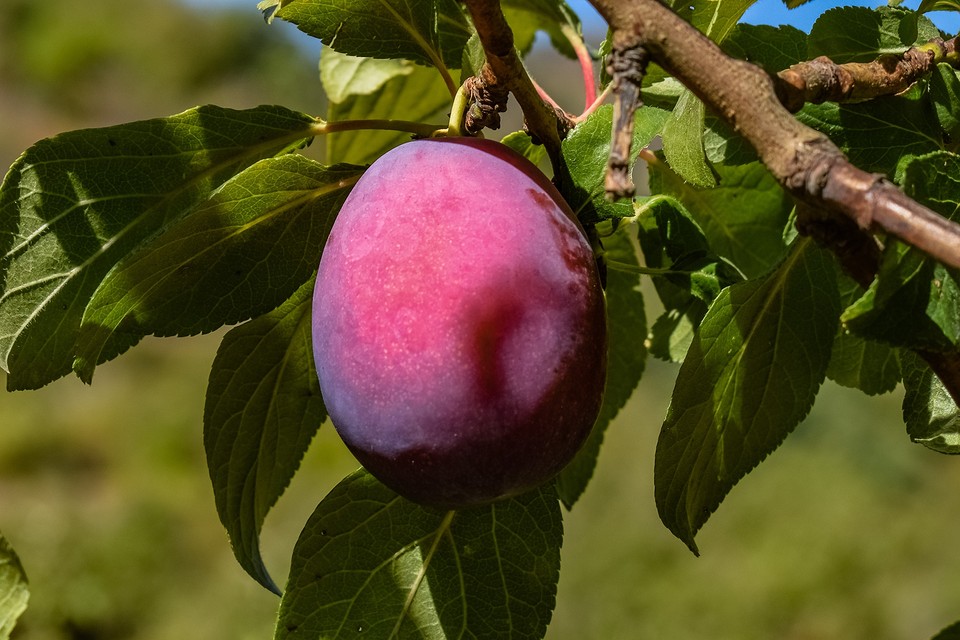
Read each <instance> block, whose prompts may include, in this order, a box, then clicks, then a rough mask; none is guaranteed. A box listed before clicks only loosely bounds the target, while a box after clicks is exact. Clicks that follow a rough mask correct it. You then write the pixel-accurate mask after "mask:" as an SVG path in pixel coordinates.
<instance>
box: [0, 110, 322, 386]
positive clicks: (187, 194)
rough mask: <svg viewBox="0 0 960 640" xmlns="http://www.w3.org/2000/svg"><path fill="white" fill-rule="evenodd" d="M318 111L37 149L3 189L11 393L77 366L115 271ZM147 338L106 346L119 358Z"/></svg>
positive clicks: (293, 137)
mask: <svg viewBox="0 0 960 640" xmlns="http://www.w3.org/2000/svg"><path fill="white" fill-rule="evenodd" d="M315 125H316V121H315V119H314V118H311V117H309V116H306V115H303V114H300V113H295V112H293V111H290V110H287V109H283V108H281V107H258V108H255V109H248V110H245V111H235V110H231V109H223V108H220V107H213V106H206V107H199V108H196V109H191V110H190V111H186V112H184V113H182V114H180V115H176V116H171V117H169V118H158V119H155V120H145V121H141V122H133V123H129V124H123V125H117V126H113V127H107V128H103V129H87V130H83V131H73V132H70V133H64V134H60V135H58V136H55V137H53V138H49V139H46V140H42V141H40V142H38V143H37V144H35V145H34V146H32V147H30V149H28V150H27V151H26V152H25V153H24V155H23V156H21V157H20V159H19V160H18V161H17V163H16V164H15V165H14V166H13V168H12V169H11V170H10V173H9V174H8V175H7V177H6V179H5V180H4V182H3V185H2V187H0V219H2V220H3V221H4V223H3V224H4V225H5V227H4V228H5V229H7V228H12V231H11V235H10V236H8V237H5V238H3V239H0V248H2V249H4V252H3V256H2V258H0V268H2V269H3V272H4V275H3V280H2V282H3V287H4V288H3V295H2V296H0V366H3V367H4V368H5V369H6V370H7V371H9V373H10V375H9V376H8V378H7V385H8V387H9V388H11V389H28V388H37V387H41V386H43V385H45V384H47V383H48V382H50V381H52V380H55V379H56V378H58V377H60V376H63V375H64V374H66V373H68V372H69V371H70V368H71V364H72V362H73V359H74V355H75V343H76V339H77V334H78V330H79V327H80V321H81V318H82V315H83V311H84V308H85V307H86V305H87V302H88V301H89V299H90V297H91V295H92V294H93V292H94V291H95V290H96V288H97V287H98V286H99V285H100V282H101V280H102V279H103V278H104V276H105V275H106V274H107V272H108V271H109V270H110V269H111V268H112V267H113V266H114V264H116V263H117V262H118V261H119V260H121V259H122V258H123V257H124V256H126V255H127V254H129V253H130V252H132V251H133V250H135V249H136V248H137V247H138V246H139V245H141V244H142V243H143V242H144V241H146V240H148V239H150V238H152V237H153V236H155V235H156V234H157V233H159V232H161V231H162V230H164V229H165V228H166V227H168V226H169V225H170V224H172V223H173V222H175V221H176V220H178V219H179V218H181V217H183V216H184V215H186V214H187V213H188V212H189V211H190V210H191V209H192V208H193V207H195V206H196V205H197V204H199V203H200V202H202V201H204V200H206V199H207V198H209V197H210V195H211V193H213V191H214V190H215V189H217V188H218V187H219V186H220V185H221V184H222V183H223V182H225V181H226V180H227V179H228V178H230V177H231V176H233V175H234V174H236V173H238V172H240V171H242V170H243V169H244V168H246V167H247V166H249V165H251V164H253V163H254V162H256V161H257V160H260V159H261V158H264V157H269V156H273V155H276V154H278V153H281V152H283V151H284V150H287V149H290V148H291V147H292V146H296V145H299V144H302V143H303V142H304V140H306V139H309V138H310V136H312V135H313V133H314V131H315ZM137 339H138V337H137V336H127V337H122V338H121V339H119V340H118V341H117V342H115V343H113V344H112V345H111V346H110V347H109V348H107V349H105V351H104V357H105V358H108V357H111V356H112V355H116V354H117V353H119V352H120V351H122V350H123V349H124V348H126V347H128V346H130V344H133V343H135V342H136V340H137Z"/></svg>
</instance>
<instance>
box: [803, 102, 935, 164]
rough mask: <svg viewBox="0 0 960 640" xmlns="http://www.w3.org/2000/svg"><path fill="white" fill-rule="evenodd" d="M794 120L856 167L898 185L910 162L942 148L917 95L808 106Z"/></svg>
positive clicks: (926, 105)
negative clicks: (833, 145)
mask: <svg viewBox="0 0 960 640" xmlns="http://www.w3.org/2000/svg"><path fill="white" fill-rule="evenodd" d="M797 118H798V119H799V120H800V121H801V122H803V123H804V124H806V125H807V126H810V127H813V128H814V129H816V130H818V131H822V132H823V133H825V134H826V135H828V136H829V137H830V139H831V140H833V142H834V143H836V144H837V146H839V147H840V148H841V149H842V150H843V152H844V153H846V154H847V156H848V157H849V159H850V162H852V163H853V164H855V165H856V166H858V167H860V168H861V169H863V170H864V171H872V172H877V173H883V174H886V175H887V176H889V177H891V178H893V179H894V180H896V181H898V182H899V180H900V174H901V173H902V170H903V167H904V166H906V164H907V163H909V162H910V161H911V160H913V158H915V157H917V156H921V155H924V154H927V153H931V152H933V151H938V150H940V149H941V148H942V138H941V135H942V134H941V133H940V125H939V122H938V121H937V119H936V116H935V113H934V111H933V110H932V109H931V108H930V103H929V102H928V101H927V100H926V98H925V97H924V96H923V95H922V92H920V91H918V90H911V91H908V92H907V93H905V94H903V95H899V96H888V97H884V98H877V99H874V100H869V101H867V102H860V103H854V104H837V103H833V102H829V103H824V104H819V105H812V104H808V105H806V106H805V107H804V108H803V110H802V111H800V113H798V114H797Z"/></svg>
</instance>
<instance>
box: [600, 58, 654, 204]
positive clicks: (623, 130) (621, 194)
mask: <svg viewBox="0 0 960 640" xmlns="http://www.w3.org/2000/svg"><path fill="white" fill-rule="evenodd" d="M648 60H649V57H648V55H647V50H646V49H645V48H644V47H643V46H642V45H640V44H632V45H627V46H623V47H618V46H614V48H613V50H612V52H611V53H610V58H609V61H608V62H607V71H608V72H609V73H610V76H611V77H612V78H613V80H612V83H611V84H612V86H613V92H614V96H615V99H614V102H613V132H612V139H611V141H610V157H609V159H608V160H607V175H606V182H605V185H604V187H605V189H606V192H607V197H608V198H610V199H616V198H625V197H631V196H633V194H634V191H635V189H636V187H635V186H634V184H633V176H632V175H631V174H630V148H631V145H632V143H633V119H634V115H635V114H636V112H637V109H638V108H640V104H641V97H640V88H641V87H642V86H643V75H644V73H645V72H646V69H647V62H648Z"/></svg>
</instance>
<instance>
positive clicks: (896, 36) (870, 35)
mask: <svg viewBox="0 0 960 640" xmlns="http://www.w3.org/2000/svg"><path fill="white" fill-rule="evenodd" d="M938 37H940V32H939V31H938V30H937V28H936V27H935V26H934V24H933V23H932V22H931V21H930V19H929V18H927V17H926V16H924V15H921V14H920V13H917V12H915V11H910V10H908V9H901V8H898V7H877V8H876V9H870V8H868V7H836V8H833V9H829V10H827V11H825V12H823V13H822V14H821V15H820V17H819V18H818V19H817V21H816V22H815V23H814V25H813V27H812V28H811V29H810V35H809V37H808V38H807V55H808V56H809V57H810V58H816V57H817V56H827V57H828V58H830V59H831V60H833V61H834V62H836V63H838V64H842V63H845V62H869V61H870V60H873V59H875V58H876V57H878V56H880V55H883V54H899V53H903V52H904V51H906V50H907V49H909V48H910V47H912V46H913V45H915V44H921V43H923V42H927V41H929V40H931V39H933V38H938Z"/></svg>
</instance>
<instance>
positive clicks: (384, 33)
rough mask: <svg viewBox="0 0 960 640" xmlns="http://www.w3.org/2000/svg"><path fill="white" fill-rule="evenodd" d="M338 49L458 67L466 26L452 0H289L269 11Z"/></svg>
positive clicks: (343, 51) (467, 36) (356, 54)
mask: <svg viewBox="0 0 960 640" xmlns="http://www.w3.org/2000/svg"><path fill="white" fill-rule="evenodd" d="M273 15H274V16H275V17H277V18H281V19H283V20H286V21H288V22H292V23H293V24H295V25H297V28H298V29H300V30H301V31H303V32H305V33H307V34H309V35H311V36H314V37H316V38H319V39H320V40H321V41H322V42H323V44H324V45H326V46H328V47H330V48H331V49H336V50H337V51H339V52H341V53H346V54H349V55H352V56H360V57H366V58H387V59H395V58H402V59H405V60H413V61H415V62H420V63H423V64H429V65H432V66H434V67H437V68H439V69H444V68H447V67H449V68H456V67H458V66H459V65H460V58H461V54H462V52H463V47H464V45H465V44H466V42H467V39H468V38H469V37H470V27H469V26H468V24H467V20H466V17H465V16H464V15H463V11H462V10H461V8H460V7H459V5H458V4H457V3H456V2H455V1H454V0H418V1H417V2H409V0H289V1H287V2H283V3H282V4H281V6H280V7H279V8H277V10H276V11H275V12H274V14H273Z"/></svg>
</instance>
